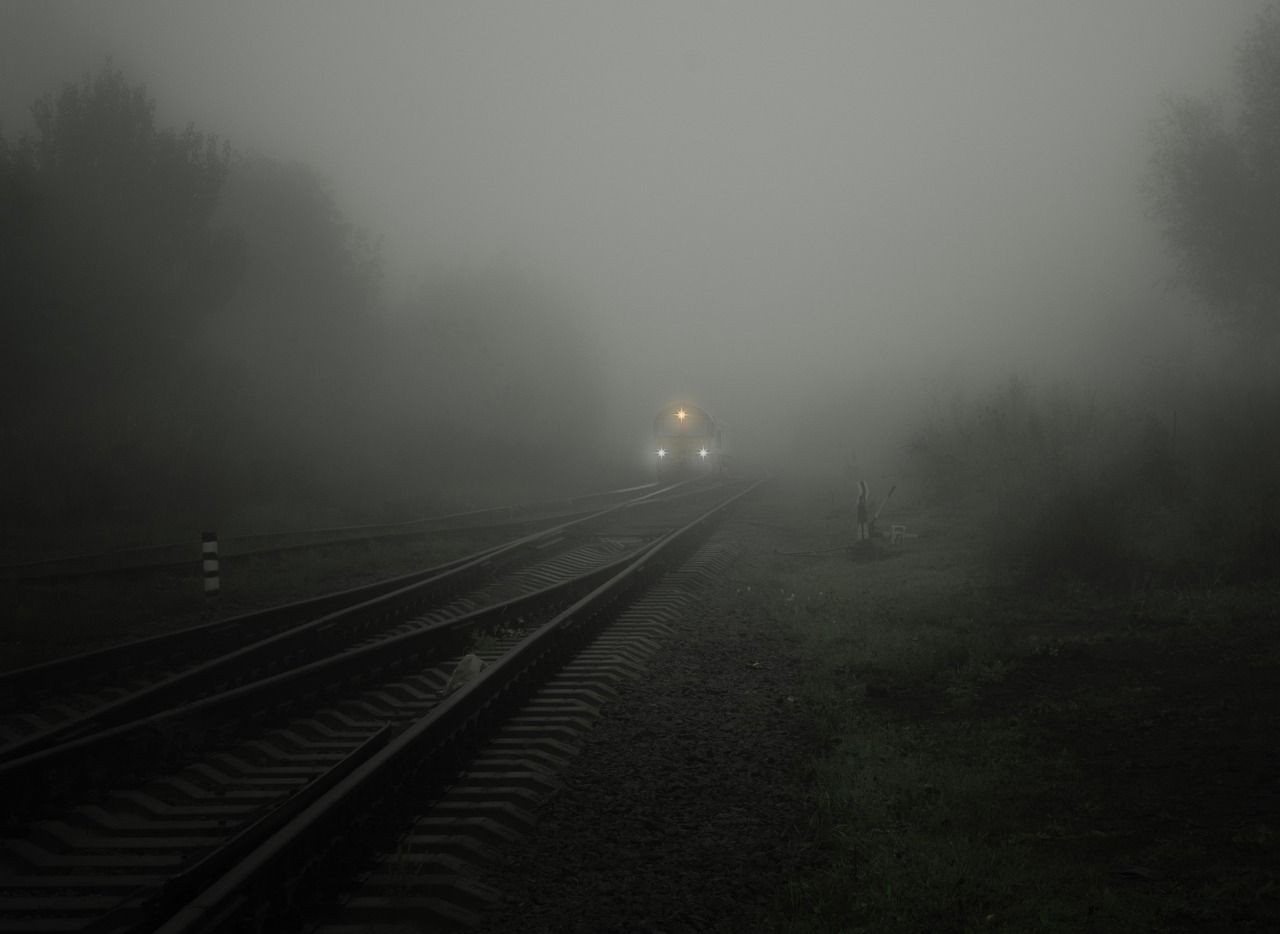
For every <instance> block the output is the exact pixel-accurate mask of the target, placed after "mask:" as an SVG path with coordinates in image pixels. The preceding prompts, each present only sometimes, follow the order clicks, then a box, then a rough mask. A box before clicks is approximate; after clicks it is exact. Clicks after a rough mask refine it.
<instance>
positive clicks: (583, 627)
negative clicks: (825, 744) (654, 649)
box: [157, 481, 765, 934]
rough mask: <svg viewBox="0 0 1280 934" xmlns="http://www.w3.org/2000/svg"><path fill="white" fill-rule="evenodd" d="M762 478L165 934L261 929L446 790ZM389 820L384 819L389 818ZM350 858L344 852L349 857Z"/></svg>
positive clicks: (528, 650)
mask: <svg viewBox="0 0 1280 934" xmlns="http://www.w3.org/2000/svg"><path fill="white" fill-rule="evenodd" d="M763 482H765V481H759V482H757V483H754V484H752V485H751V486H749V487H747V488H746V489H745V490H743V491H741V492H739V493H737V494H735V495H734V496H733V497H731V498H729V499H727V500H725V501H724V502H722V503H720V504H718V505H716V506H715V507H713V508H712V509H710V510H708V511H707V512H706V513H704V514H703V515H701V516H699V517H698V518H697V519H694V520H693V521H692V522H690V523H688V524H687V525H685V526H684V527H683V528H681V529H680V530H678V531H677V532H674V533H672V534H671V535H670V536H668V537H666V538H665V539H663V540H662V541H661V542H659V543H657V544H655V545H653V546H652V547H650V548H647V549H645V551H644V552H643V553H642V554H641V555H640V556H639V557H638V558H635V559H634V560H633V561H631V562H630V563H628V564H627V566H626V567H624V568H623V569H622V570H620V571H618V572H617V573H616V574H615V575H613V576H612V577H610V578H609V579H608V580H606V581H604V582H602V583H601V584H600V585H599V586H597V587H595V588H594V589H593V590H591V592H590V593H588V594H586V595H585V596H583V597H582V598H580V599H579V600H577V601H576V602H574V603H573V604H572V605H571V606H570V607H568V608H566V609H565V610H563V611H561V612H560V613H558V614H556V616H555V617H554V618H552V619H551V620H550V621H548V622H547V623H544V624H543V625H542V626H540V627H539V628H538V629H537V630H536V631H534V632H533V633H531V634H530V635H529V636H527V637H526V638H525V639H523V640H522V641H521V642H520V643H518V644H517V645H516V646H515V647H514V648H513V649H512V650H511V651H509V652H508V653H507V654H506V655H504V656H503V657H502V658H501V659H499V660H497V661H496V662H494V663H493V664H492V665H490V666H489V667H488V668H486V669H485V670H484V671H482V672H481V673H480V674H479V675H477V676H476V678H474V679H473V680H472V681H471V682H469V683H468V684H467V685H465V686H464V687H463V688H462V689H460V690H459V691H457V692H456V693H454V694H452V695H450V696H449V697H447V698H445V699H444V700H443V701H442V702H440V703H439V704H437V705H436V706H435V707H434V708H433V709H432V710H431V712H430V713H428V714H426V715H425V716H423V717H422V718H421V719H420V720H419V721H418V722H417V723H415V724H414V725H412V726H411V727H409V728H408V729H407V730H405V731H404V732H402V733H401V734H400V735H399V736H397V737H396V738H395V739H393V740H392V741H391V742H389V743H388V744H387V745H386V746H385V747H383V748H382V749H381V750H379V751H378V752H377V753H375V754H374V755H373V756H372V757H370V759H369V760H368V761H366V762H364V763H363V764H362V765H360V766H359V767H358V768H356V769H355V770H354V771H353V772H352V774H351V775H350V776H348V777H347V778H345V779H344V780H342V781H341V782H339V783H338V784H337V785H336V786H335V787H334V788H332V789H331V790H329V791H328V792H327V793H326V794H324V795H323V796H322V797H321V798H320V799H319V800H318V801H316V802H315V803H314V804H312V805H311V806H310V807H309V808H307V809H306V810H305V811H304V812H303V813H301V814H299V815H298V816H297V817H295V818H294V819H293V820H292V821H290V822H289V824H288V825H287V826H285V827H284V828H282V829H281V830H280V831H278V832H277V833H276V834H274V835H273V836H272V837H271V838H270V839H268V840H267V841H265V842H264V843H263V844H262V845H261V846H260V847H258V848H257V849H256V850H255V851H254V852H252V853H251V854H248V855H247V856H245V858H243V859H242V860H241V861H240V862H239V863H238V864H237V865H236V866H235V867H234V868H233V869H231V870H230V871H228V872H227V873H226V874H225V875H223V876H222V877H221V878H219V879H218V880H217V881H216V882H214V883H213V884H212V885H210V886H209V887H208V888H207V889H205V890H204V891H203V892H201V893H200V894H199V895H198V896H196V897H195V898H194V899H192V900H191V901H190V902H189V903H188V904H187V905H185V906H184V907H183V908H181V909H180V910H178V911H177V912H176V913H174V914H173V915H172V916H171V917H170V918H169V920H168V921H166V922H165V923H164V924H163V925H161V926H160V927H159V928H158V929H157V934H212V932H214V931H217V930H221V929H223V928H224V927H225V926H228V925H230V924H233V923H237V922H238V921H240V920H243V919H244V918H245V916H247V915H248V914H249V913H250V912H254V913H255V917H256V919H257V920H258V921H259V922H265V921H266V920H268V919H267V918H266V917H264V915H263V913H262V911H261V906H262V905H264V904H266V905H270V904H272V903H279V901H280V899H281V895H282V894H284V895H286V896H287V895H288V893H294V892H296V891H298V889H299V888H300V887H301V886H302V885H303V884H304V883H305V882H306V881H307V879H308V878H314V876H315V875H316V869H317V868H318V866H319V865H320V864H321V863H322V862H324V861H326V860H328V859H330V858H331V855H332V854H333V853H334V851H335V849H336V847H337V845H338V843H337V841H339V840H344V839H345V838H346V837H349V836H350V830H351V828H352V827H367V826H368V825H369V824H370V822H371V821H376V820H377V817H375V816H374V815H375V813H377V812H385V811H386V810H388V809H392V810H394V809H395V804H396V802H395V799H396V798H398V797H400V795H401V794H402V793H403V791H404V789H406V788H414V789H416V790H418V791H420V790H421V789H422V787H423V786H424V784H425V785H428V786H430V787H434V788H439V787H440V786H441V785H442V784H443V783H444V782H445V781H447V780H448V778H449V776H450V775H451V774H453V773H455V772H456V771H457V770H458V766H459V760H460V759H461V758H462V757H463V756H464V755H465V749H466V748H467V747H470V746H473V745H474V744H475V742H476V741H477V740H478V738H479V737H480V736H482V735H483V734H485V733H487V732H489V731H491V730H492V728H493V727H494V726H495V725H496V723H497V722H499V721H500V720H501V719H502V717H503V713H502V711H501V709H500V708H501V706H502V705H503V704H504V702H506V703H507V704H513V703H517V702H518V701H519V699H520V698H522V697H523V696H525V695H527V694H528V693H529V692H530V691H531V690H532V688H533V687H535V686H536V685H537V684H538V683H540V682H542V681H544V680H546V678H547V677H549V676H550V674H551V673H552V672H553V671H554V670H555V669H556V668H558V667H559V665H560V659H561V658H562V657H563V656H566V655H571V654H572V653H573V652H575V651H576V649H577V647H578V646H580V645H581V644H582V643H583V642H584V641H585V640H586V638H587V637H588V636H589V635H590V634H591V633H592V631H593V630H594V629H596V628H598V627H599V626H600V625H602V622H603V619H604V618H605V612H604V611H605V610H607V609H608V608H609V607H610V606H611V605H612V604H614V603H616V602H617V601H619V600H620V599H621V598H622V597H623V596H624V595H625V594H626V593H628V592H630V591H631V590H633V589H634V588H636V587H639V586H641V585H642V584H644V583H647V582H648V581H649V580H650V579H652V578H653V577H655V576H657V574H658V573H659V572H660V571H661V570H663V569H665V567H666V566H667V565H668V564H670V563H672V562H674V561H675V560H677V559H678V557H679V556H680V555H681V554H682V553H684V552H686V551H687V549H688V548H690V547H691V546H692V545H693V544H695V543H696V540H697V536H698V533H699V532H701V531H705V530H708V529H709V528H710V525H711V523H712V522H713V521H714V520H715V519H716V518H718V517H719V516H720V515H722V514H723V512H724V511H725V510H727V509H728V508H729V507H730V506H731V505H733V504H734V503H736V502H738V501H739V500H741V499H742V498H743V497H745V496H747V495H748V494H750V493H751V492H753V491H754V490H755V489H757V488H758V486H759V485H760V483H763ZM384 819H385V817H384ZM344 852H345V851H344Z"/></svg>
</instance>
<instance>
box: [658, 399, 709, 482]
mask: <svg viewBox="0 0 1280 934" xmlns="http://www.w3.org/2000/svg"><path fill="white" fill-rule="evenodd" d="M653 451H654V454H655V456H656V457H657V468H658V476H659V477H663V478H674V477H685V476H699V475H704V474H712V473H718V472H719V471H720V470H721V468H722V466H723V460H722V450H721V438H720V429H719V427H718V426H717V425H716V422H715V419H713V418H712V417H711V416H710V415H709V414H707V412H705V411H704V410H702V409H700V408H698V407H697V406H696V405H673V406H670V407H669V408H665V409H663V410H662V411H661V412H659V413H658V417H657V418H656V419H654V422H653Z"/></svg>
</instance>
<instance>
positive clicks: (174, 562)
mask: <svg viewBox="0 0 1280 934" xmlns="http://www.w3.org/2000/svg"><path fill="white" fill-rule="evenodd" d="M657 485H658V484H656V483H648V484H641V485H638V486H631V487H623V488H620V489H617V490H605V491H601V492H598V493H586V494H581V495H579V496H571V497H567V498H564V499H556V500H544V501H541V502H536V503H528V504H523V505H513V506H490V507H486V508H484V509H474V510H468V511H465V512H456V513H449V514H446V515H440V516H430V517H427V518H423V519H411V520H408V521H405V522H392V523H385V524H380V525H353V526H335V527H331V528H322V529H297V530H290V531H283V532H251V533H246V534H243V535H233V536H228V537H227V538H226V539H225V542H224V551H223V553H222V555H221V558H222V559H223V560H224V561H225V560H234V559H236V558H245V557H250V556H255V555H261V554H272V553H277V552H281V551H292V550H298V549H305V548H318V547H324V546H328V545H340V544H349V543H353V542H363V541H382V540H390V539H395V538H404V537H409V536H415V535H425V534H429V533H440V532H460V531H471V530H476V531H480V530H486V529H494V528H500V527H502V524H499V525H494V524H479V525H475V524H469V523H472V522H474V521H475V520H477V519H483V518H495V519H503V518H505V519H507V520H513V519H514V518H515V517H517V516H522V517H523V518H522V519H521V520H520V521H521V522H522V523H527V522H535V521H542V520H544V519H553V518H558V516H557V515H555V514H554V513H552V514H551V515H547V516H539V515H537V514H538V513H541V512H548V511H551V510H555V509H558V508H563V507H564V506H566V505H567V506H575V505H580V504H585V503H588V502H591V501H593V500H598V499H608V498H611V497H615V496H627V495H628V494H635V493H637V492H639V491H640V490H645V489H652V488H653V487H655V486H657ZM458 523H463V524H462V525H459V524H458ZM200 559H201V552H200V543H199V542H198V541H184V542H170V543H168V544H162V545H144V546H140V547H137V548H124V549H119V550H116V551H106V552H96V553H92V554H79V555H63V556H60V557H52V558H43V559H40V560H36V561H24V562H20V563H17V564H6V565H0V580H6V581H24V580H25V581H30V580H59V579H67V578H73V577H85V576H107V575H115V574H130V573H137V572H146V571H160V570H166V569H171V568H179V567H187V566H189V565H196V564H199V562H200Z"/></svg>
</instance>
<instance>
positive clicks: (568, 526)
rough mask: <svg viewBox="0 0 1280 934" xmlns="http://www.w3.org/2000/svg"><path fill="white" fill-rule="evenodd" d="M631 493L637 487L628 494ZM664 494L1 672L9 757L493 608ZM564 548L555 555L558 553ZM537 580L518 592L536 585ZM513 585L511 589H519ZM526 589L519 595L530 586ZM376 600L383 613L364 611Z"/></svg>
mask: <svg viewBox="0 0 1280 934" xmlns="http://www.w3.org/2000/svg"><path fill="white" fill-rule="evenodd" d="M620 492H628V491H620ZM670 495H673V488H671V487H667V488H662V489H659V490H656V491H653V492H651V493H647V494H645V495H643V496H639V497H632V498H630V499H628V500H625V501H624V502H623V503H621V504H615V505H612V506H606V507H603V508H598V509H594V510H592V511H590V512H587V513H583V514H580V515H578V516H576V517H573V518H570V519H568V520H567V521H561V522H559V523H557V524H556V525H555V526H553V527H551V528H549V529H544V530H541V531H538V532H534V533H532V534H528V535H524V536H521V537H520V538H517V539H515V540H513V541H510V542H506V543H504V544H501V545H498V546H495V547H493V548H488V549H485V550H484V551H481V552H478V553H476V554H472V555H468V556H466V557H463V558H459V559H457V560H454V561H451V562H448V563H446V564H443V565H439V566H437V567H434V568H430V569H427V570H423V571H417V572H414V573H412V574H407V575H402V576H400V577H397V578H393V579H389V580H385V581H379V582H377V583H374V584H369V585H366V586H364V587H358V588H354V589H350V590H345V591H341V592H337V593H331V594H326V595H323V596H320V597H315V598H312V599H308V600H303V601H298V602H295V603H290V604H285V605H282V606H278V607H272V608H270V609H267V610H261V611H258V612H254V613H247V614H243V615H240V616H236V617H232V618H229V619H223V620H218V621H215V622H212V623H206V624H203V625H199V626H195V627H191V628H188V629H183V630H179V631H176V632H170V633H164V634H162V635H157V636H152V637H149V638H144V639H139V640H134V641H131V642H127V643H123V644H120V645H115V646H109V647H107V648H104V649H99V650H97V651H93V652H86V653H83V654H79V655H75V656H73V657H69V658H64V659H60V660H56V661H53V662H49V663H46V664H42V665H35V666H32V667H30V668H24V669H19V670H17V671H10V672H5V673H0V761H4V760H8V759H14V758H19V757H21V756H25V755H29V754H31V753H33V752H35V751H38V750H40V749H43V748H47V747H48V746H51V745H53V744H55V743H58V742H63V741H66V740H69V739H73V738H75V737H77V736H81V735H84V734H86V733H87V732H89V731H91V730H93V729H98V728H102V727H105V726H110V725H113V724H118V723H123V722H126V721H128V720H131V719H137V718H139V717H143V716H147V715H149V714H152V713H156V712H158V711H161V710H164V709H166V708H168V707H171V706H174V705H177V704H180V703H185V702H190V701H192V700H195V699H197V698H199V697H201V696H205V695H207V694H210V693H213V692H214V691H217V690H226V689H227V688H230V687H233V686H235V685H236V684H239V683H244V682H245V681H248V680H252V679H255V678H261V677H266V676H267V675H270V674H272V673H274V672H275V671H278V670H280V669H281V667H282V666H286V665H297V664H300V663H302V662H303V661H307V660H313V659H315V658H319V657H323V655H325V654H328V653H330V652H333V651H337V650H339V649H340V648H342V640H344V639H358V638H366V639H367V638H373V637H376V635H377V634H378V632H379V631H380V630H381V628H382V627H385V626H390V625H394V624H395V623H396V622H397V621H398V620H399V619H401V618H404V619H408V620H414V619H417V620H420V621H421V620H426V619H427V617H428V616H429V617H430V621H431V622H437V621H439V620H441V619H443V618H445V617H446V616H447V615H449V614H450V613H455V614H456V613H458V612H464V611H465V610H469V609H474V608H475V607H476V606H480V605H483V603H484V602H485V600H486V592H485V588H486V586H487V585H488V584H489V581H490V580H491V578H492V577H493V575H494V574H495V573H496V572H498V571H499V570H506V571H507V572H510V571H512V570H513V569H520V568H525V569H533V571H534V577H535V578H536V577H537V576H538V574H539V572H538V571H537V569H538V568H539V567H542V568H543V570H542V571H541V572H540V573H541V578H542V579H544V580H546V582H550V581H551V580H552V579H554V576H555V574H556V573H560V574H563V573H564V572H565V571H567V570H569V568H570V567H571V566H572V564H573V562H572V560H570V562H569V565H566V566H564V567H563V568H562V567H555V568H548V567H547V565H548V562H549V552H550V556H558V555H559V554H560V553H561V552H562V551H563V550H564V549H565V548H571V547H572V545H573V544H575V536H576V535H577V534H579V533H581V532H585V531H589V530H592V529H595V528H599V527H601V525H602V524H603V523H607V522H613V521H619V520H622V519H623V517H625V516H626V515H627V511H626V509H625V508H624V507H628V506H631V507H639V506H642V505H645V504H653V503H657V502H662V501H664V500H665V498H666V497H667V496H670ZM553 549H555V550H553ZM527 578H528V575H526V578H522V579H517V581H516V584H517V585H521V584H523V585H526V586H527V584H528V580H527ZM510 590H511V588H510V587H508V591H509V592H510ZM516 592H519V591H518V590H517V591H516ZM370 604H372V605H373V606H374V607H375V608H376V612H373V613H370V612H353V611H354V610H357V609H360V608H364V609H368V607H369V605H370Z"/></svg>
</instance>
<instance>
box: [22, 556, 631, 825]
mask: <svg viewBox="0 0 1280 934" xmlns="http://www.w3.org/2000/svg"><path fill="white" fill-rule="evenodd" d="M633 560H634V555H629V556H626V557H623V558H620V559H618V560H617V561H613V562H610V563H608V564H606V565H603V566H602V567H600V568H597V569H595V570H593V571H590V572H588V573H587V574H584V575H580V576H579V577H576V578H574V579H572V580H570V581H564V582H560V583H557V584H553V585H550V586H548V587H545V588H542V589H540V590H537V591H534V592H532V593H529V594H525V595H522V596H519V597H513V598H511V599H508V600H505V601H503V602H501V603H497V604H493V605H491V606H488V607H483V608H480V609H477V610H473V611H471V612H470V613H466V614H464V615H461V616H458V617H455V618H452V619H448V620H445V621H442V622H439V623H435V624H433V625H430V626H427V627H424V628H423V629H420V630H417V631H414V632H409V633H404V634H401V635H397V636H393V637H390V638H387V639H383V640H380V641H378V642H374V643H372V644H369V645H365V646H361V647H359V648H356V649H353V650H351V651H347V652H343V653H341V654H338V655H332V656H329V657H326V658H322V659H319V660H317V661H313V662H311V663H309V664H303V665H300V666H298V667H294V668H291V669H289V670H287V671H284V672H280V673H278V674H275V675H272V676H270V677H266V678H262V679H261V680H257V681H253V682H251V683H249V684H244V685H241V686H239V687H236V688H232V689H230V690H226V691H222V692H220V693H217V694H214V695H212V696H208V697H204V698H202V699H200V700H197V701H194V702H193V703H190V704H188V705H186V706H183V707H179V708H175V709H170V710H167V711H164V712H161V713H156V714H152V715H150V716H146V717H141V718H138V719H135V720H131V721H128V722H126V723H122V724H119V725H116V726H112V727H107V728H105V729H101V730H98V731H96V732H93V733H89V734H87V735H84V736H81V737H77V738H74V739H69V740H67V741H64V742H61V743H58V744H57V745H52V746H49V747H46V748H43V749H40V750H37V751H34V752H31V753H29V754H27V755H25V756H22V757H21V758H15V759H11V760H7V761H4V762H0V799H2V800H5V801H6V803H8V804H9V805H10V807H11V808H13V812H14V813H15V814H19V813H20V814H28V815H31V814H38V813H41V812H42V811H44V810H46V809H47V808H48V806H49V804H50V802H52V801H58V800H62V799H64V798H66V797H68V796H69V795H74V794H76V793H79V792H89V791H92V790H93V789H95V788H100V787H103V786H104V784H106V783H107V782H108V780H110V781H116V780H118V779H119V777H120V774H121V773H122V772H123V771H125V770H134V771H146V770H149V769H151V768H153V767H154V764H155V763H156V762H157V760H163V759H166V758H175V757H180V756H182V755H184V754H185V753H186V751H188V750H189V749H190V748H192V747H194V746H199V745H200V744H202V743H203V742H204V741H205V740H206V739H207V738H209V737H216V736H219V735H222V734H225V733H226V732H227V731H228V730H229V729H231V728H232V726H233V725H234V724H235V723H238V722H240V721H242V720H244V719H247V718H250V717H265V716H267V715H275V714H281V713H283V712H285V711H287V710H289V709H290V708H292V707H295V706H297V705H299V704H309V703H314V702H317V701H319V700H320V699H323V698H325V697H327V696H330V695H332V694H333V693H335V692H336V691H340V690H351V689H352V688H353V687H354V686H356V685H358V684H360V683H365V682H368V681H369V680H371V679H374V678H386V677H387V676H388V675H390V674H391V673H394V672H395V671H398V670H401V669H403V668H405V667H407V666H411V665H420V664H421V661H422V659H424V658H425V657H439V656H442V655H445V654H448V653H449V652H456V651H460V650H461V649H463V648H465V647H466V644H467V642H468V640H469V639H470V638H471V637H472V636H474V634H475V633H476V632H477V631H478V630H483V629H485V628H491V627H497V626H500V625H502V624H503V623H505V622H508V621H517V620H522V619H523V618H525V617H528V616H533V615H535V614H538V613H545V612H547V611H549V610H553V609H556V608H557V607H559V606H562V605H564V604H565V603H566V602H568V601H569V600H571V599H573V598H574V597H575V596H576V595H578V594H580V593H581V592H583V591H585V590H588V589H590V588H592V587H594V586H596V585H597V584H598V583H599V582H600V581H602V580H605V579H607V578H608V577H609V576H611V575H614V574H617V573H618V571H619V569H620V568H622V567H625V566H626V565H627V564H628V563H629V562H631V561H633Z"/></svg>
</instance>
